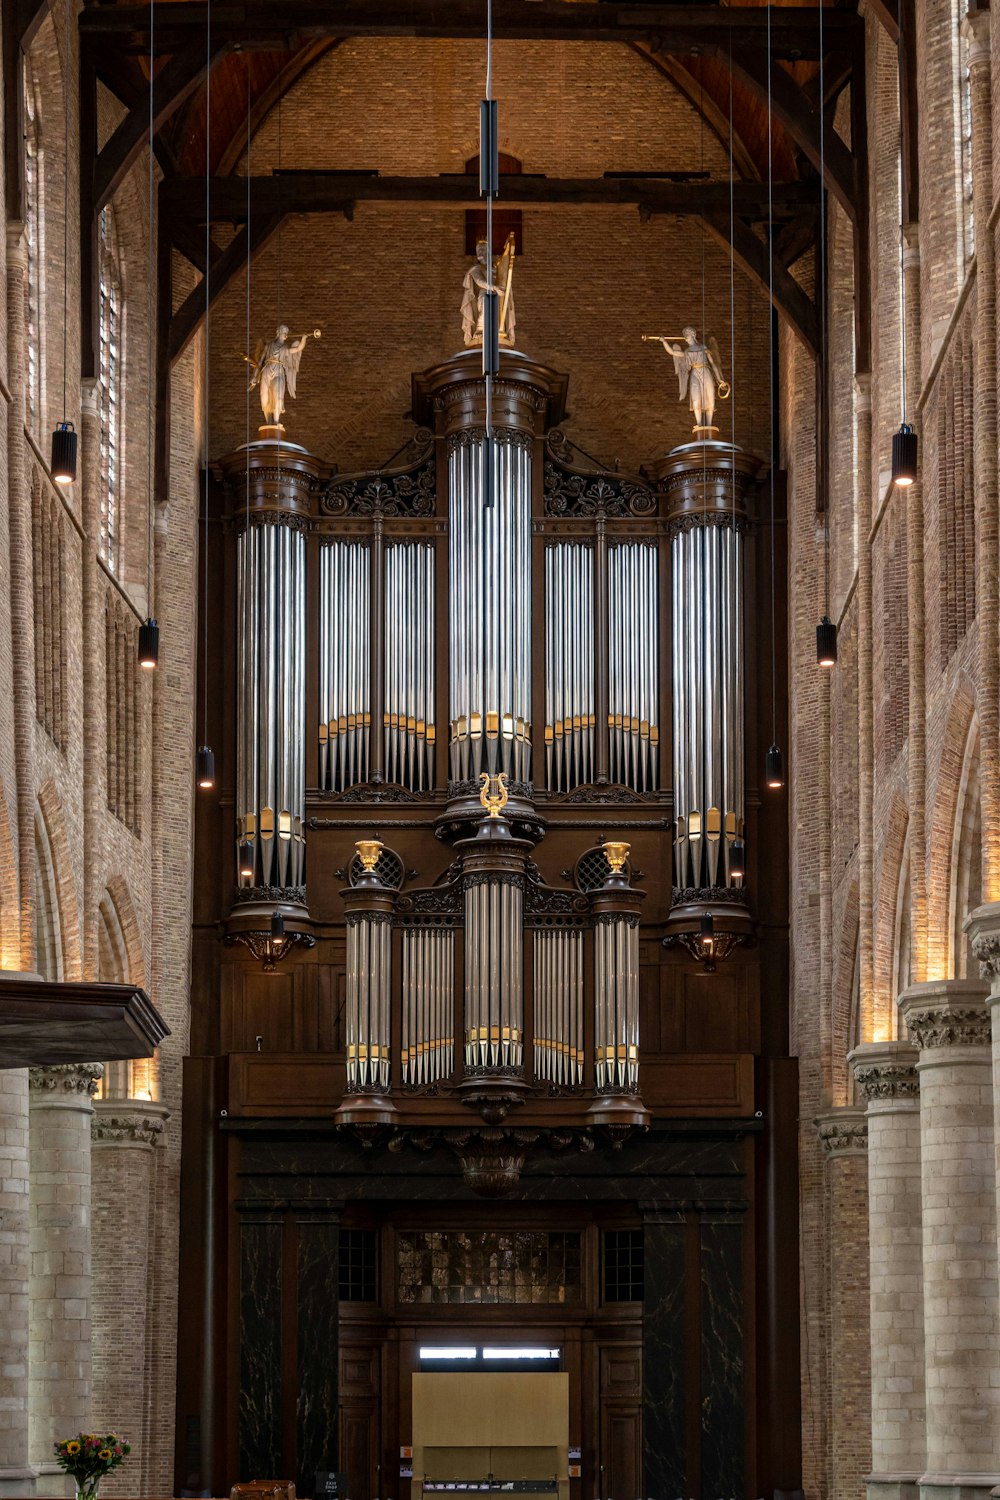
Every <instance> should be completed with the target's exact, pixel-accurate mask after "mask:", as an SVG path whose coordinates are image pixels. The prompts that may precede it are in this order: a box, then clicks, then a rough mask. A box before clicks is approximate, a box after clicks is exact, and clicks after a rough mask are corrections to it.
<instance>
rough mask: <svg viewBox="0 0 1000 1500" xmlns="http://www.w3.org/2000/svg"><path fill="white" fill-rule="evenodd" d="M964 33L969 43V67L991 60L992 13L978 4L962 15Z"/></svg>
mask: <svg viewBox="0 0 1000 1500" xmlns="http://www.w3.org/2000/svg"><path fill="white" fill-rule="evenodd" d="M961 30H962V35H963V36H964V37H965V40H966V41H967V42H968V44H969V67H970V68H975V67H978V66H979V65H980V64H981V63H987V64H988V63H989V60H990V13H989V11H988V10H980V9H979V8H978V6H976V7H974V8H973V9H971V10H969V11H967V12H966V14H965V15H964V16H963V17H962V26H961Z"/></svg>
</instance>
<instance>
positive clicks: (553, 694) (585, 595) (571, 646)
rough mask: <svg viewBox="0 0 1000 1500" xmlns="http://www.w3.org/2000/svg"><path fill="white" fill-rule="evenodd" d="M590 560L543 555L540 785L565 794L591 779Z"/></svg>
mask: <svg viewBox="0 0 1000 1500" xmlns="http://www.w3.org/2000/svg"><path fill="white" fill-rule="evenodd" d="M595 724H596V715H595V697H594V554H593V549H592V548H591V547H589V546H587V545H586V544H585V543H583V542H556V543H554V544H553V545H551V546H549V547H547V548H546V549H545V779H546V784H547V785H548V787H549V788H550V790H552V791H558V792H568V791H571V790H572V788H573V787H576V786H581V785H585V784H586V783H587V782H590V781H593V779H594V738H595Z"/></svg>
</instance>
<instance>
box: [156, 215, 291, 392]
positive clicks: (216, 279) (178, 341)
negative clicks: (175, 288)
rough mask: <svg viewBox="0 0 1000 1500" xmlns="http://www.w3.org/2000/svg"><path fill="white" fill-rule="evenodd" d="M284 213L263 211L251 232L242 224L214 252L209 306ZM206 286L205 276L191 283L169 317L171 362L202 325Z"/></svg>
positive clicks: (252, 254)
mask: <svg viewBox="0 0 1000 1500" xmlns="http://www.w3.org/2000/svg"><path fill="white" fill-rule="evenodd" d="M283 217H284V215H283V214H266V215H262V216H261V217H260V218H258V219H255V220H254V221H253V223H252V224H251V225H250V233H249V235H248V234H247V229H246V226H244V227H243V228H242V229H241V230H240V231H239V233H238V234H236V235H235V236H234V237H233V239H232V240H231V241H230V242H229V244H228V245H227V246H226V248H225V250H223V251H222V253H221V255H218V256H216V258H215V259H214V260H213V262H212V267H211V270H210V272H209V276H208V288H207V291H208V299H207V301H208V306H209V308H211V307H212V304H213V303H214V302H215V301H216V300H217V298H219V297H220V296H221V295H222V293H223V292H224V291H225V290H226V288H227V287H228V286H229V285H231V283H232V282H233V281H235V279H236V277H237V276H239V275H240V274H241V273H242V272H243V271H244V269H245V267H246V265H247V263H248V262H252V260H253V258H254V256H255V255H256V254H257V253H258V252H259V251H260V250H262V249H263V247H264V246H265V245H266V244H267V242H268V240H269V239H270V238H271V236H272V235H274V234H275V233H276V232H277V229H278V225H279V224H280V223H281V221H282V219H283ZM205 292H206V287H205V281H204V278H202V280H201V281H199V282H198V285H197V286H195V287H192V289H191V291H190V292H189V293H188V295H187V296H186V297H185V298H184V301H183V302H182V303H181V305H180V307H179V308H178V309H177V311H176V312H175V313H174V315H173V317H172V318H171V319H170V331H169V334H168V337H167V356H168V359H169V362H170V363H171V364H173V362H174V361H175V360H176V359H177V358H178V356H179V355H181V354H183V352H184V350H185V349H186V348H187V346H188V344H189V343H190V342H191V340H192V339H193V338H194V336H195V334H196V333H197V332H198V329H199V328H200V327H201V323H202V320H203V318H204V316H205V305H206V297H205Z"/></svg>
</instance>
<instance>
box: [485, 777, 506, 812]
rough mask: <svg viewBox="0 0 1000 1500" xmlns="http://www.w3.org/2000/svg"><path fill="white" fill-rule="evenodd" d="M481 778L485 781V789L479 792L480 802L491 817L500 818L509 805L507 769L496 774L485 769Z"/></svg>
mask: <svg viewBox="0 0 1000 1500" xmlns="http://www.w3.org/2000/svg"><path fill="white" fill-rule="evenodd" d="M479 779H480V781H481V782H482V783H483V789H482V791H481V792H480V793H479V800H480V802H481V803H482V804H483V806H484V807H485V809H486V811H487V812H488V813H489V815H490V817H491V818H499V816H500V814H501V813H502V812H503V809H504V808H505V807H506V806H507V796H508V793H507V773H506V771H500V772H499V774H498V775H496V776H491V775H490V773H489V771H484V772H483V773H482V775H481V776H480V778H479Z"/></svg>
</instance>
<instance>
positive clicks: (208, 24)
mask: <svg viewBox="0 0 1000 1500" xmlns="http://www.w3.org/2000/svg"><path fill="white" fill-rule="evenodd" d="M211 173H212V0H208V4H207V5H206V7H205V278H204V279H205V338H204V345H205V365H204V373H203V378H202V396H203V400H204V424H203V425H204V429H205V435H204V450H205V459H204V463H205V498H204V512H203V516H202V527H201V537H202V571H203V573H204V576H205V583H204V593H203V596H202V611H201V633H202V642H203V648H204V654H203V659H202V669H201V705H202V706H201V732H202V735H203V736H204V738H205V739H206V741H207V739H208V477H209V474H208V455H209V451H210V450H209V440H208V433H209V401H208V371H209V352H210V342H209V330H210V326H211V316H212V299H211V291H212V286H211V276H210V271H211V265H212V261H211V252H212V212H211V210H212V186H211V184H212V175H211ZM197 781H198V786H199V787H200V788H201V789H202V791H210V790H211V788H212V787H214V786H215V755H214V754H213V752H212V748H211V746H210V745H208V744H207V743H206V744H203V745H200V746H199V747H198V756H197Z"/></svg>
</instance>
